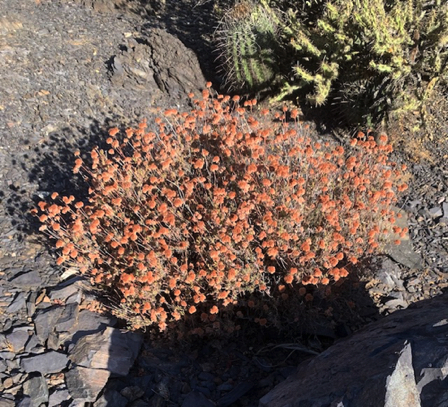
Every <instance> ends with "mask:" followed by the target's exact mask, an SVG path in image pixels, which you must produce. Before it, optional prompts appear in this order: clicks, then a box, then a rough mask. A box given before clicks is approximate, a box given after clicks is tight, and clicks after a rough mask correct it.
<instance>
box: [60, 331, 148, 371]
mask: <svg viewBox="0 0 448 407" xmlns="http://www.w3.org/2000/svg"><path fill="white" fill-rule="evenodd" d="M142 341H143V337H142V335H140V334H137V333H135V332H124V331H120V330H119V329H114V328H110V327H108V328H106V329H105V330H104V331H103V332H100V333H96V334H92V335H87V336H84V337H83V338H81V339H80V340H79V341H78V342H77V343H76V345H75V346H74V348H73V349H72V350H71V352H70V356H69V357H70V360H71V361H72V362H73V363H74V364H75V365H78V366H83V367H88V368H93V369H106V370H108V371H109V372H111V374H113V375H118V376H126V375H127V374H128V372H129V369H130V368H131V367H132V365H133V363H134V361H135V358H136V357H137V355H138V353H139V350H140V347H141V344H142Z"/></svg>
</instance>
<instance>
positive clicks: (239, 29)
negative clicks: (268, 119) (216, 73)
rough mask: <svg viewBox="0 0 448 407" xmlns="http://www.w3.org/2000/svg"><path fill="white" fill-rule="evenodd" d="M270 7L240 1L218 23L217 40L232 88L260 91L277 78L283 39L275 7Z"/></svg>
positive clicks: (223, 66)
mask: <svg viewBox="0 0 448 407" xmlns="http://www.w3.org/2000/svg"><path fill="white" fill-rule="evenodd" d="M267 7H268V8H267ZM267 7H264V6H262V5H261V4H256V3H253V2H252V1H247V0H243V1H240V2H238V3H237V4H236V5H234V6H233V7H232V8H231V9H230V10H229V11H228V12H227V13H226V14H225V16H224V18H223V20H222V21H221V23H220V26H219V27H218V30H217V43H218V48H219V49H220V51H221V60H222V68H223V71H224V76H225V81H226V85H227V87H228V88H229V89H238V90H239V91H247V92H251V91H260V90H263V89H265V88H267V87H269V86H270V85H271V84H272V83H273V81H274V79H275V76H276V74H277V72H278V69H277V66H278V64H277V59H278V56H279V48H280V43H279V38H278V33H277V31H278V26H277V24H276V21H275V19H274V18H273V16H274V11H273V10H271V9H270V8H269V6H267Z"/></svg>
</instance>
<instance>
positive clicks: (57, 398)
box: [48, 386, 71, 407]
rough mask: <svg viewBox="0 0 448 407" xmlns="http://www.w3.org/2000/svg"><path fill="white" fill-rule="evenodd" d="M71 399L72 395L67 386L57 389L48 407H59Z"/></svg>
mask: <svg viewBox="0 0 448 407" xmlns="http://www.w3.org/2000/svg"><path fill="white" fill-rule="evenodd" d="M70 398H71V397H70V393H69V392H68V390H67V388H65V386H64V387H63V388H57V389H56V390H54V391H53V393H52V394H50V397H49V399H48V407H59V406H60V405H61V404H62V403H63V402H64V401H67V400H69V399H70Z"/></svg>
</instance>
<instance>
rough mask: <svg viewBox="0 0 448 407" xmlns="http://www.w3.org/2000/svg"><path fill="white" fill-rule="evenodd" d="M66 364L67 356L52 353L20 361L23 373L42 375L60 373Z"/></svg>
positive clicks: (24, 358)
mask: <svg viewBox="0 0 448 407" xmlns="http://www.w3.org/2000/svg"><path fill="white" fill-rule="evenodd" d="M67 364H68V357H67V355H65V354H63V353H59V352H54V351H49V352H45V353H41V354H40V355H35V356H28V357H23V358H21V360H20V365H21V367H22V369H23V370H24V371H25V372H27V373H31V372H40V373H41V374H44V375H45V374H48V373H58V372H61V371H62V370H64V369H65V368H66V367H67Z"/></svg>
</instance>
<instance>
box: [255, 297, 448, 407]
mask: <svg viewBox="0 0 448 407" xmlns="http://www.w3.org/2000/svg"><path fill="white" fill-rule="evenodd" d="M447 375H448V293H445V294H443V295H441V296H438V297H435V298H433V299H430V300H425V301H421V302H419V303H416V304H413V305H412V306H410V307H409V308H408V309H405V310H401V311H397V312H395V313H394V314H392V315H390V316H388V317H385V318H384V319H382V320H380V321H377V322H374V323H372V324H371V325H369V326H367V327H366V328H364V329H362V330H361V331H359V332H357V333H355V334H354V335H353V336H351V337H349V338H344V339H343V340H341V341H340V342H337V343H336V344H335V345H333V346H332V347H330V348H329V349H327V350H326V351H325V352H323V353H321V354H320V355H319V356H316V357H315V358H313V359H311V360H309V361H306V362H304V363H302V364H301V365H299V367H298V369H297V372H296V373H295V374H293V375H292V376H291V377H289V378H288V379H286V380H285V382H283V383H281V384H280V385H278V386H277V387H276V388H274V389H273V390H272V391H270V392H269V393H268V394H266V395H265V396H264V397H263V398H262V399H261V400H260V403H259V407H299V406H300V407H305V406H306V407H327V406H328V407H330V406H338V407H383V406H384V407H446V406H448V379H447Z"/></svg>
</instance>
